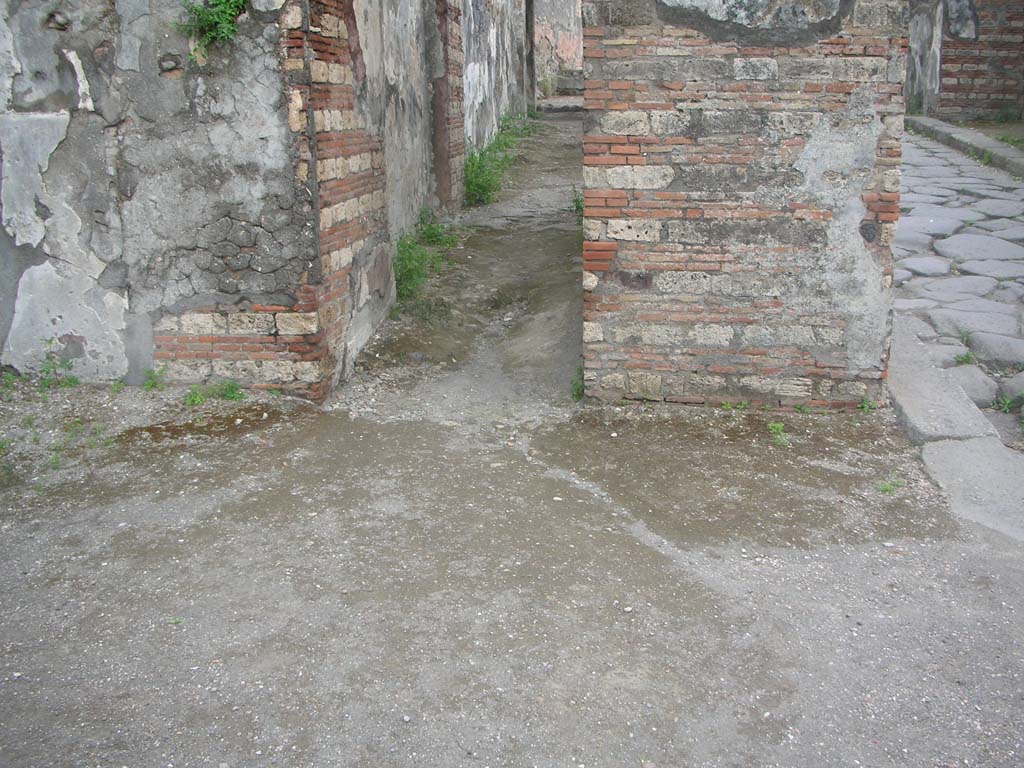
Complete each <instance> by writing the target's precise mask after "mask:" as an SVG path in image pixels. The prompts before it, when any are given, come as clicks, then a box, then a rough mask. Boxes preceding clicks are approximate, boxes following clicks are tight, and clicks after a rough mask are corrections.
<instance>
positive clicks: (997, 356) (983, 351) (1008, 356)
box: [967, 333, 1024, 365]
mask: <svg viewBox="0 0 1024 768" xmlns="http://www.w3.org/2000/svg"><path fill="white" fill-rule="evenodd" d="M967 345H968V346H969V347H970V348H971V351H972V352H974V354H975V355H977V357H978V359H979V360H981V361H982V362H983V363H994V364H995V365H1017V364H1019V363H1021V362H1024V339H1021V338H1019V337H1017V336H1001V335H999V334H995V333H972V334H971V336H970V338H969V339H968V340H967Z"/></svg>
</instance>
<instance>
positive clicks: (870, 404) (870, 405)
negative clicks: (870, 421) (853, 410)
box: [857, 397, 878, 413]
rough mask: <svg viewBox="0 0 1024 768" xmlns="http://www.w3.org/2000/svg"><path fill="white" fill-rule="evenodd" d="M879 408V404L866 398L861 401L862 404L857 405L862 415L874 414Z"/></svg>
mask: <svg viewBox="0 0 1024 768" xmlns="http://www.w3.org/2000/svg"><path fill="white" fill-rule="evenodd" d="M877 408H878V403H876V402H875V401H874V400H868V399H867V398H866V397H862V398H861V399H860V403H858V404H857V410H858V411H860V412H861V413H873V412H874V411H875V410H876V409H877Z"/></svg>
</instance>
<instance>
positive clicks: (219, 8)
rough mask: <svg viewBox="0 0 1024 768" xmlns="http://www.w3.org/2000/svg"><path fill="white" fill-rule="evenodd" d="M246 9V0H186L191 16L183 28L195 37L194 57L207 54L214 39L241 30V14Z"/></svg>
mask: <svg viewBox="0 0 1024 768" xmlns="http://www.w3.org/2000/svg"><path fill="white" fill-rule="evenodd" d="M244 10H245V0H204V2H201V3H193V2H189V1H188V0H185V13H186V14H187V15H188V19H187V20H186V21H185V22H184V23H183V24H181V25H179V29H180V30H181V32H182V34H185V35H188V36H189V38H190V39H191V40H192V46H193V47H192V58H193V59H200V58H205V57H206V53H207V51H208V50H209V49H210V46H211V45H212V44H214V43H220V42H224V41H226V40H231V39H233V38H234V36H235V35H236V34H237V33H238V17H239V16H241V15H242V12H243V11H244Z"/></svg>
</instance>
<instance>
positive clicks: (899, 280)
mask: <svg viewBox="0 0 1024 768" xmlns="http://www.w3.org/2000/svg"><path fill="white" fill-rule="evenodd" d="M913 276H914V274H913V273H912V272H909V271H908V270H906V269H894V270H893V271H892V284H893V285H903V284H904V283H905V282H907V280H909V279H910V278H912V277H913Z"/></svg>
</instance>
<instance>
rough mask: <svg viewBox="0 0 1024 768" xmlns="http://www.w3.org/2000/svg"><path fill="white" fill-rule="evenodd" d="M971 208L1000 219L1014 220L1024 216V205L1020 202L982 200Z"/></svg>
mask: <svg viewBox="0 0 1024 768" xmlns="http://www.w3.org/2000/svg"><path fill="white" fill-rule="evenodd" d="M971 208H972V209H973V210H975V211H978V212H979V213H984V214H985V215H986V216H999V217H1000V218H1011V219H1012V218H1013V217H1014V216H1020V215H1021V214H1024V203H1022V202H1020V201H1019V200H981V201H980V202H977V203H974V205H972V206H971Z"/></svg>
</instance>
